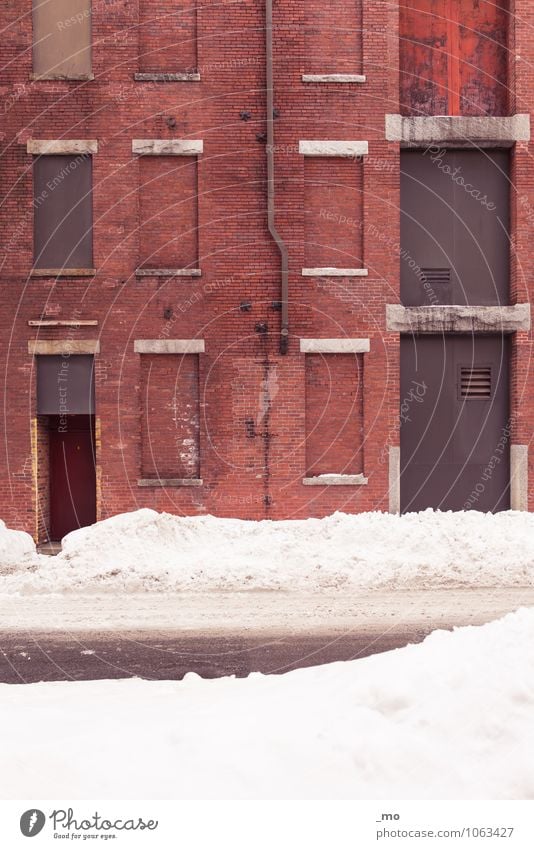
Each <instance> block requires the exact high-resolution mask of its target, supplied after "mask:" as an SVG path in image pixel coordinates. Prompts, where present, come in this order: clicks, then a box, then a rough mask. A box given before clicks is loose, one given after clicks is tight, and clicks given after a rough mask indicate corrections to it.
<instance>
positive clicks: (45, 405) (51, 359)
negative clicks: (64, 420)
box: [36, 354, 95, 416]
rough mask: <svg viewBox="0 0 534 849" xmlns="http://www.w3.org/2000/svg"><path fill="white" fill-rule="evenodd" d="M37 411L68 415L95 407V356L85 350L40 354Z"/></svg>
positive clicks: (39, 412) (89, 412)
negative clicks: (85, 352)
mask: <svg viewBox="0 0 534 849" xmlns="http://www.w3.org/2000/svg"><path fill="white" fill-rule="evenodd" d="M36 361H37V413H38V414H39V415H58V416H67V415H73V414H80V413H85V414H88V415H92V414H93V413H94V411H95V379H94V358H93V357H92V356H90V355H85V354H74V355H72V356H71V355H69V354H65V355H55V354H51V355H48V356H38V357H36Z"/></svg>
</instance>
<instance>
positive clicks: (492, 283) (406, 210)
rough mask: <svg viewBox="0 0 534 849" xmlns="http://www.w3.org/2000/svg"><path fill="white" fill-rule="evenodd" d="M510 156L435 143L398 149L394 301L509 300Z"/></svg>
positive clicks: (474, 302) (426, 303)
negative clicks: (397, 263) (396, 286)
mask: <svg viewBox="0 0 534 849" xmlns="http://www.w3.org/2000/svg"><path fill="white" fill-rule="evenodd" d="M509 171H510V158H509V153H508V151H506V150H456V149H445V148H442V147H441V146H440V145H438V144H436V145H434V146H432V145H431V146H429V147H428V148H426V149H425V150H411V151H410V150H406V151H403V152H402V153H401V246H402V251H401V263H400V270H401V301H402V303H403V304H404V305H405V306H421V305H422V306H433V305H435V304H461V305H465V304H470V305H477V306H481V305H487V306H490V305H494V304H508V303H509V268H510V237H509V207H510V199H509V195H510V180H509Z"/></svg>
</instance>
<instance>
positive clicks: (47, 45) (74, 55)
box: [33, 0, 91, 78]
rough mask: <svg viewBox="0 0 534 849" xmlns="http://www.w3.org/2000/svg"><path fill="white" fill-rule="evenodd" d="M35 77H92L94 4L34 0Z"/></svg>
mask: <svg viewBox="0 0 534 849" xmlns="http://www.w3.org/2000/svg"><path fill="white" fill-rule="evenodd" d="M33 70H34V73H35V74H39V75H43V76H50V75H54V76H55V75H57V76H65V77H73V78H76V77H79V76H85V75H87V74H90V73H91V0H33Z"/></svg>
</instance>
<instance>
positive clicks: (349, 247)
mask: <svg viewBox="0 0 534 849" xmlns="http://www.w3.org/2000/svg"><path fill="white" fill-rule="evenodd" d="M362 169H363V166H362V163H361V162H354V161H353V160H351V159H342V158H337V157H323V156H309V157H306V158H305V160H304V214H305V247H304V265H305V266H306V268H325V267H330V266H331V267H334V268H361V267H362V266H363V258H362V250H363V233H362V223H363V222H362V207H363V204H362V189H363V170H362Z"/></svg>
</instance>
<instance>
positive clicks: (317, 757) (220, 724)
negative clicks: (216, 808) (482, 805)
mask: <svg viewBox="0 0 534 849" xmlns="http://www.w3.org/2000/svg"><path fill="white" fill-rule="evenodd" d="M0 705H1V714H2V727H3V729H4V734H2V744H1V745H2V771H1V773H0V796H1V797H2V798H4V799H20V798H25V799H32V798H34V799H39V798H64V797H65V798H69V799H74V798H79V799H83V798H98V799H106V798H112V799H115V798H118V799H136V798H140V799H156V798H163V799H167V798H169V799H174V798H176V799H180V798H221V799H230V798H238V799H241V798H282V799H296V798H321V799H324V798H333V799H344V798H356V799H367V798H369V799H377V798H395V799H397V798H399V799H410V798H415V799H423V798H425V799H429V798H430V799H432V798H434V799H447V798H451V799H476V798H480V799H534V610H525V609H523V610H520V611H518V612H517V613H513V614H510V615H508V616H506V617H505V618H504V619H501V620H499V621H497V622H492V623H491V624H489V625H485V626H483V627H478V628H475V627H469V628H461V629H459V630H457V631H455V632H445V631H435V632H434V633H433V634H431V635H430V636H429V637H427V639H426V640H425V641H424V643H422V644H420V645H416V646H408V647H406V648H404V649H399V650H397V651H394V652H389V653H387V654H382V655H374V656H373V657H369V658H366V659H364V660H357V661H351V662H348V663H334V664H331V665H328V666H323V667H316V668H312V669H301V670H297V671H295V672H290V673H287V674H285V675H281V676H263V675H260V674H254V675H251V676H250V677H249V678H247V679H239V680H236V679H232V678H221V679H217V680H211V681H209V680H202V679H201V678H198V677H197V676H195V675H187V676H186V678H185V679H184V680H183V681H182V682H177V681H162V682H149V681H141V680H138V679H132V680H122V681H87V682H65V683H63V682H61V683H42V684H26V685H6V684H2V685H0Z"/></svg>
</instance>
